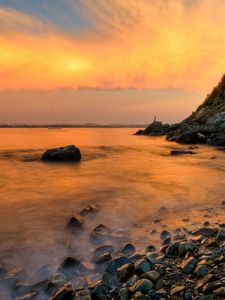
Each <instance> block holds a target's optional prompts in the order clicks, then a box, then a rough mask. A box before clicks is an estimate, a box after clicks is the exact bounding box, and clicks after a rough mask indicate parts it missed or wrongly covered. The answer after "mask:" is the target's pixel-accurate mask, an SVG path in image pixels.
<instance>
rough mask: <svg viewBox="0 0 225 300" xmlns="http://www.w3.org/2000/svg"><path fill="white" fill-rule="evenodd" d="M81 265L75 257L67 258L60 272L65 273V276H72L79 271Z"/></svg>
mask: <svg viewBox="0 0 225 300" xmlns="http://www.w3.org/2000/svg"><path fill="white" fill-rule="evenodd" d="M80 266H81V263H80V261H79V260H78V259H76V258H73V257H67V258H66V259H65V260H64V261H63V262H62V264H61V266H60V267H59V270H58V271H59V272H60V273H63V274H64V275H65V276H72V274H75V273H77V272H78V271H79V268H80Z"/></svg>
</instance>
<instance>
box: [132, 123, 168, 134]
mask: <svg viewBox="0 0 225 300" xmlns="http://www.w3.org/2000/svg"><path fill="white" fill-rule="evenodd" d="M169 130H170V125H169V124H163V123H162V122H159V121H154V122H153V123H151V124H150V125H149V126H148V127H147V128H145V129H144V130H138V131H137V132H136V134H137V135H152V136H158V135H166V134H167V133H168V132H169Z"/></svg>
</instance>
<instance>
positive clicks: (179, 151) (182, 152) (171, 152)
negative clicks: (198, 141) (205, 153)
mask: <svg viewBox="0 0 225 300" xmlns="http://www.w3.org/2000/svg"><path fill="white" fill-rule="evenodd" d="M184 154H196V153H195V152H193V151H191V150H172V151H170V155H174V156H175V155H184Z"/></svg>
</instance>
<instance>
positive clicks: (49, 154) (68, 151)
mask: <svg viewBox="0 0 225 300" xmlns="http://www.w3.org/2000/svg"><path fill="white" fill-rule="evenodd" d="M41 160H43V161H80V160H81V153H80V149H79V148H77V147H76V146H74V145H70V146H66V147H60V148H54V149H48V150H47V151H45V152H44V153H43V155H42V157H41Z"/></svg>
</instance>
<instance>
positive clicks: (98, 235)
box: [90, 224, 112, 241]
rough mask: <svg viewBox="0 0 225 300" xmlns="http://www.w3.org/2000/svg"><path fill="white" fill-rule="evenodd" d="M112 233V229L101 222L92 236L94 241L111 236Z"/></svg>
mask: <svg viewBox="0 0 225 300" xmlns="http://www.w3.org/2000/svg"><path fill="white" fill-rule="evenodd" d="M111 233H112V232H111V230H110V229H109V228H108V227H107V226H105V225H103V224H100V225H98V226H96V227H95V229H94V230H93V232H92V233H91V235H90V238H91V240H92V241H98V240H104V239H107V238H109V237H110V235H111Z"/></svg>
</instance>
